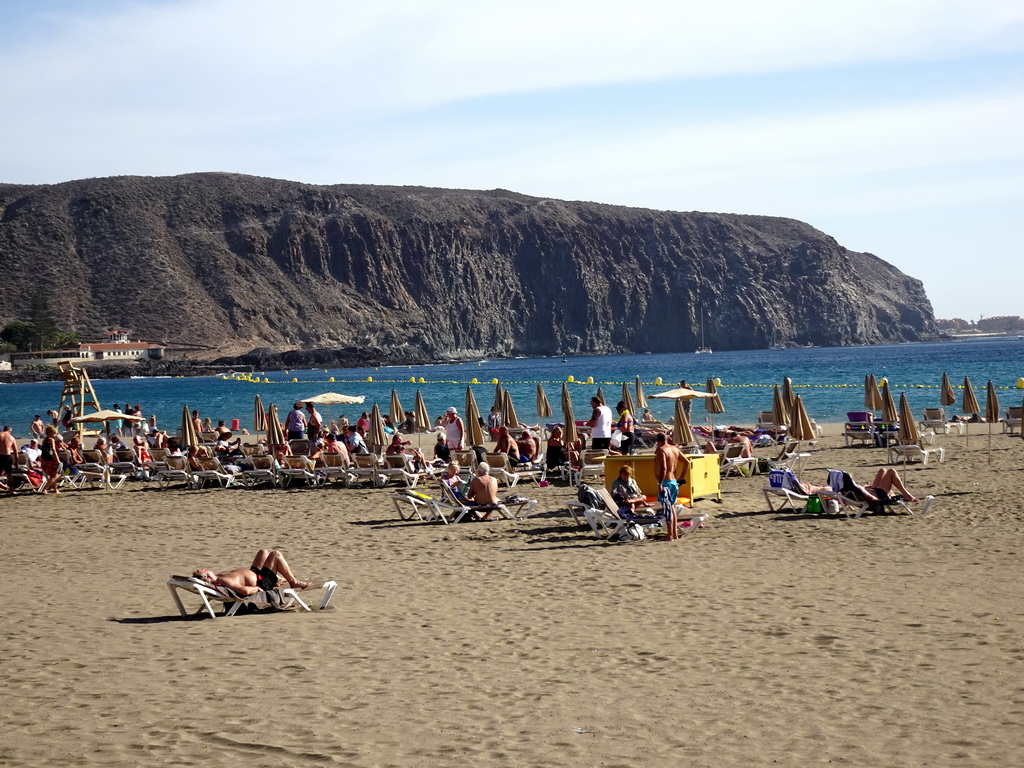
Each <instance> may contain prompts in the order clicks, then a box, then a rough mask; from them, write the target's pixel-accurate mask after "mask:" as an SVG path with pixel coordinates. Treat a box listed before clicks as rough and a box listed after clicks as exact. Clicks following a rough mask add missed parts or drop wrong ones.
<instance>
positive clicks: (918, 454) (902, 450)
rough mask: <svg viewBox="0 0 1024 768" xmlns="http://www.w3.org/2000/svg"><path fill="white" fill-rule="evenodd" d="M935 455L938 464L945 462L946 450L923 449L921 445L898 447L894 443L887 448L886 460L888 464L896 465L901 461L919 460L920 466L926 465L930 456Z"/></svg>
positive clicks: (939, 448) (940, 448) (898, 445)
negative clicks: (937, 456)
mask: <svg viewBox="0 0 1024 768" xmlns="http://www.w3.org/2000/svg"><path fill="white" fill-rule="evenodd" d="M935 453H937V454H938V455H939V464H941V463H942V462H943V461H945V460H946V449H945V448H942V447H941V446H940V447H938V448H925V447H924V446H923V445H920V444H914V445H900V444H899V443H896V444H894V445H890V446H889V452H888V459H889V463H890V464H898V463H899V462H901V461H906V462H910V461H917V460H918V459H920V460H921V464H922V465H926V464H927V463H928V459H930V458H931V456H932V454H935Z"/></svg>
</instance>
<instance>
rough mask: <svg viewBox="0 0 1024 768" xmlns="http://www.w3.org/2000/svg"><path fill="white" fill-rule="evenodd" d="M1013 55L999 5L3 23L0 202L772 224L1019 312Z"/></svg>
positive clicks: (501, 7) (125, 11) (267, 5)
mask: <svg viewBox="0 0 1024 768" xmlns="http://www.w3.org/2000/svg"><path fill="white" fill-rule="evenodd" d="M1022 52H1024V0H861V2H858V3H857V4H848V3H842V4H840V3H822V2H821V1H820V0H813V1H812V0H773V2H764V0H716V2H711V3H709V2H706V0H705V2H699V3H698V2H691V1H690V0H676V1H675V2H671V1H669V0H632V2H630V3H628V4H627V3H623V2H621V1H620V2H614V3H613V2H606V1H605V0H546V1H541V0H518V1H517V2H511V3H510V2H488V1H487V0H476V1H475V2H471V1H468V0H434V1H433V2H430V3H424V2H413V1H412V0H378V1H377V2H374V3H366V2H365V1H364V2H358V3H357V2H349V0H292V1H291V2H287V3H281V2H270V1H269V0H150V1H144V0H91V1H90V2H70V1H63V0H53V1H50V2H47V1H46V0H33V2H27V1H25V0H6V2H4V3H3V4H2V5H0V71H2V72H3V73H4V78H3V85H2V86H0V94H2V95H3V103H4V109H3V110H2V112H0V135H2V136H3V141H2V142H0V181H6V182H16V183H53V182H59V181H65V180H68V179H77V178H86V177H97V176H114V175H121V174H140V175H165V174H179V173H189V172H194V171H211V170H216V171H230V172H238V173H250V174H255V175H259V176H270V177H276V178H285V179H293V180H296V181H304V182H311V183H324V184H334V183H349V182H351V183H374V184H410V185H425V186H437V187H459V188H469V189H493V188H496V187H501V188H505V189H512V190H515V191H518V192H523V193H526V194H531V195H537V196H542V197H555V198H562V199H570V200H592V201H597V202H604V203H613V204H621V205H632V206H642V207H650V208H657V209H667V210H681V211H690V210H699V211H722V212H732V213H753V214H767V215H775V216H787V217H791V218H795V219H800V220H803V221H806V222H808V223H810V224H812V225H813V226H815V227H818V228H819V229H821V230H822V231H824V232H826V233H828V234H830V235H832V236H833V237H835V238H836V239H837V240H838V241H839V242H840V243H841V244H843V245H845V246H847V247H848V248H851V249H854V250H863V251H870V252H871V253H874V254H876V255H878V256H880V257H881V258H883V259H885V260H886V261H888V262H891V263H892V264H895V265H896V266H897V267H899V268H900V269H902V270H903V271H904V272H907V273H908V274H910V275H913V276H914V277H917V278H920V279H921V280H923V281H924V283H925V288H926V289H927V291H928V295H929V296H930V298H931V300H932V303H933V306H934V309H935V313H936V316H938V317H952V316H960V317H964V318H968V319H977V318H978V317H979V316H981V315H984V316H992V315H1004V314H1010V315H1024V300H1022V297H1024V266H1022V264H1024V259H1022V256H1024V253H1022V246H1021V241H1022V238H1021V223H1020V222H1021V219H1022V212H1024V140H1022V138H1021V136H1022V135H1024V55H1022ZM965 265H967V266H968V267H969V268H970V269H971V274H975V275H977V277H976V278H970V277H968V276H966V274H965V270H964V266H965Z"/></svg>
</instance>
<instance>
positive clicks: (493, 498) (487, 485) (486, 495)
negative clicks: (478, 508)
mask: <svg viewBox="0 0 1024 768" xmlns="http://www.w3.org/2000/svg"><path fill="white" fill-rule="evenodd" d="M466 498H467V499H469V500H470V501H472V502H473V504H476V505H480V504H497V503H498V481H497V480H495V479H494V478H493V477H491V468H490V467H489V466H488V465H487V464H480V465H479V466H478V467H477V468H476V477H474V478H473V480H472V481H471V482H470V484H469V493H467V494H466Z"/></svg>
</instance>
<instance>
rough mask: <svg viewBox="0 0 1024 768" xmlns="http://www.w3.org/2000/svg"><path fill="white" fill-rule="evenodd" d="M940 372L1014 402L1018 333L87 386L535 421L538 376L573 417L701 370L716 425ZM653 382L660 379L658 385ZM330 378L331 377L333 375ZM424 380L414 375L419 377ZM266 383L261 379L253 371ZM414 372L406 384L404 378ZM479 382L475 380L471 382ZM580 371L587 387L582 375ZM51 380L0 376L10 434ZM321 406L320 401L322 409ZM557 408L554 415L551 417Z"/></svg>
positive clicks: (178, 399)
mask: <svg viewBox="0 0 1024 768" xmlns="http://www.w3.org/2000/svg"><path fill="white" fill-rule="evenodd" d="M944 371H945V372H948V373H949V375H950V378H951V379H952V380H953V383H954V385H959V384H962V383H963V378H964V376H969V377H970V380H971V384H972V386H973V387H974V388H975V389H976V390H977V394H978V399H979V401H981V403H982V406H984V388H985V385H986V383H987V382H988V380H989V379H991V380H992V381H993V382H994V383H995V384H996V385H997V386H998V387H1000V389H999V395H1000V402H1001V406H1002V407H1003V408H1005V407H1006V406H1007V405H1017V404H1020V403H1021V402H1022V399H1024V391H1022V390H1020V389H1018V388H1017V382H1018V379H1020V378H1022V377H1024V340H1019V339H1016V338H1012V337H1011V338H1005V337H1004V338H998V339H978V340H970V341H954V342H936V343H918V344H896V345H886V346H868V347H834V348H831V347H829V348H810V349H783V350H748V351H739V352H716V353H714V354H711V355H695V354H692V353H686V354H682V353H680V354H660V355H612V356H604V357H570V358H568V359H567V360H565V361H564V362H563V360H562V358H557V357H556V358H541V359H517V360H493V361H492V360H481V361H477V362H468V363H462V364H443V365H426V366H414V367H408V366H390V367H381V368H345V369H334V370H327V371H325V370H323V369H314V370H301V371H300V370H291V371H262V372H259V373H260V374H261V375H260V376H259V379H260V381H259V383H254V382H252V381H245V380H234V379H224V378H221V377H219V376H218V377H202V378H165V379H161V378H155V379H127V380H98V381H94V382H93V385H94V388H95V390H96V393H97V395H98V397H99V400H100V404H101V405H102V406H103V407H104V408H107V407H110V406H112V405H113V404H114V403H117V404H118V405H120V406H122V407H124V405H125V403H133V404H134V403H140V404H141V405H142V408H143V412H144V413H145V414H146V415H147V416H148V415H149V414H152V413H155V414H156V415H157V419H158V422H159V423H160V425H161V426H162V427H164V428H168V429H176V428H177V425H178V424H179V423H180V420H181V408H182V405H188V406H189V408H197V409H199V412H200V415H202V416H204V417H205V416H209V417H210V418H211V419H212V420H213V422H214V423H216V422H217V421H218V420H219V419H224V420H225V421H226V422H227V423H228V424H229V425H230V423H231V420H232V419H239V421H240V422H241V426H242V427H245V428H249V429H251V428H252V418H253V397H254V396H255V395H256V394H259V395H260V396H261V397H262V398H263V402H264V404H265V405H266V406H269V405H270V404H271V403H276V404H277V406H278V408H279V409H280V410H281V411H282V416H283V412H284V411H286V410H287V409H288V408H289V407H290V406H291V404H292V403H293V402H295V401H296V400H302V399H303V398H306V397H313V396H315V395H318V394H321V393H323V392H340V393H343V394H348V395H364V396H365V397H366V402H365V403H364V405H363V406H333V407H332V408H331V409H330V411H331V415H332V416H334V417H337V416H338V415H339V414H340V413H345V414H346V415H347V416H348V417H349V418H350V419H353V420H354V417H357V416H358V415H359V413H360V412H361V411H363V410H369V409H370V407H371V405H372V404H373V402H375V401H376V402H377V403H379V404H380V407H381V409H382V411H383V412H384V413H386V412H387V410H388V404H389V401H390V395H391V390H392V388H394V389H396V390H397V391H398V394H399V397H400V399H401V401H402V405H403V407H404V408H406V409H407V410H411V409H412V407H413V403H414V399H415V394H416V390H417V389H418V390H420V391H421V392H422V393H423V397H424V400H425V401H426V405H427V410H428V411H429V413H430V415H431V417H432V418H433V417H435V416H437V415H438V414H440V413H442V412H443V411H444V409H445V408H446V407H447V406H449V405H455V406H458V407H459V411H460V413H461V412H462V409H463V404H464V402H465V396H466V387H467V386H468V385H471V386H472V387H473V390H474V393H475V395H476V399H477V403H478V404H479V406H480V409H481V412H483V413H486V412H487V411H488V410H489V408H490V405H491V403H492V402H493V399H494V384H493V380H494V379H498V380H499V381H501V383H502V386H503V387H505V388H506V389H508V390H510V391H511V393H512V396H513V401H514V403H515V406H516V411H517V413H518V415H519V417H520V420H521V421H525V422H531V423H536V422H537V421H538V420H537V418H536V388H537V382H541V383H543V385H544V389H545V391H546V392H547V395H548V400H549V401H550V402H551V405H552V407H553V409H555V411H556V414H557V412H558V408H559V395H560V388H561V383H562V382H563V381H566V380H567V379H568V378H569V377H572V378H573V379H574V382H573V383H571V384H570V385H569V387H570V392H571V394H572V398H573V404H574V406H575V411H576V417H577V418H588V417H589V413H588V410H589V399H590V396H591V395H592V394H593V393H594V392H595V391H596V389H597V387H598V386H601V387H603V390H604V394H605V397H606V399H607V400H610V401H611V403H612V404H613V405H614V403H615V402H616V401H617V400H618V399H619V397H620V395H621V389H622V382H623V381H628V382H630V383H631V384H632V382H633V380H634V378H635V377H636V376H637V375H639V376H640V379H641V381H642V382H643V383H644V390H645V394H647V395H651V394H653V393H655V392H658V391H659V390H660V391H665V390H667V389H670V388H672V387H674V386H676V385H677V384H678V382H679V380H680V379H686V381H687V382H688V383H689V384H690V385H691V386H696V385H703V384H704V382H705V381H706V380H707V378H708V377H712V378H718V379H720V380H721V386H720V388H719V392H720V394H721V396H722V401H723V403H724V404H725V408H726V412H725V413H724V414H722V415H721V416H719V417H716V419H715V421H716V423H720V424H721V423H729V424H752V423H753V422H754V421H755V420H756V417H757V413H758V411H762V410H769V409H770V407H771V400H772V385H773V384H779V383H781V382H782V379H783V377H785V376H789V377H791V378H792V379H793V383H794V384H795V385H796V387H797V390H796V391H797V392H798V393H799V394H801V395H802V396H803V399H804V402H805V404H806V405H807V409H808V412H809V413H810V415H811V418H813V419H816V420H817V421H818V422H820V423H827V422H839V421H845V420H846V412H847V411H850V410H858V409H860V408H861V407H862V403H863V382H864V376H865V374H867V373H874V374H875V376H876V377H877V378H882V377H886V378H888V380H889V383H890V385H891V386H892V387H893V392H894V396H896V397H898V396H899V392H901V391H905V392H907V396H908V398H909V399H910V405H911V407H912V408H913V410H914V411H915V412H920V410H921V409H923V408H925V407H929V406H935V405H938V400H939V391H938V388H939V383H940V380H941V377H942V373H943V372H944ZM659 377H660V379H661V381H662V385H661V386H659V385H658V384H657V383H656V382H657V380H658V379H659ZM332 378H333V379H334V381H331V379H332ZM421 378H422V379H423V381H422V382H420V379H421ZM264 379H266V380H267V381H266V382H264V381H263V380H264ZM410 379H414V381H410ZM474 379H475V380H476V382H478V383H473V380H474ZM588 379H592V380H593V382H594V383H593V384H587V383H586V382H587V381H588ZM61 390H62V385H61V384H60V383H59V382H45V383H37V384H0V423H3V424H10V425H11V426H12V427H13V428H14V432H15V434H16V435H19V436H24V435H26V434H28V425H29V422H30V421H31V420H32V417H33V415H34V414H37V413H42V414H45V412H46V410H47V409H50V408H56V407H57V405H58V403H59V402H60V395H61ZM673 407H674V405H673V402H672V401H671V400H669V401H665V400H651V401H650V408H651V410H652V411H653V413H654V414H655V415H656V416H658V417H661V418H669V417H670V416H671V415H672V409H673ZM322 410H324V411H325V412H326V411H327V410H328V409H326V408H323V409H322ZM559 418H560V417H559V416H558V415H556V416H555V417H554V418H553V419H551V420H554V421H557V420H559ZM703 419H704V413H703V411H702V409H701V406H700V404H695V405H694V408H693V421H694V422H695V423H698V422H700V421H701V420H703Z"/></svg>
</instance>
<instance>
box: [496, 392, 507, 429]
mask: <svg viewBox="0 0 1024 768" xmlns="http://www.w3.org/2000/svg"><path fill="white" fill-rule="evenodd" d="M494 407H495V408H497V409H498V413H502V414H503V413H504V412H505V390H504V389H502V388H501V382H500V381H499V382H498V383H497V384H495V385H494ZM503 418H504V417H503ZM506 426H507V425H506Z"/></svg>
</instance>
